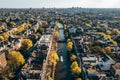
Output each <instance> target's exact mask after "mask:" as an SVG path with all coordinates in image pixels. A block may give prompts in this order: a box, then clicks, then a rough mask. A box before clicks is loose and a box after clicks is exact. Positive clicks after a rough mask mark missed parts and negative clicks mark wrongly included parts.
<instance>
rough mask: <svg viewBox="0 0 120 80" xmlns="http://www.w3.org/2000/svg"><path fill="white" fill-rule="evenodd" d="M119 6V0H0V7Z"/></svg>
mask: <svg viewBox="0 0 120 80" xmlns="http://www.w3.org/2000/svg"><path fill="white" fill-rule="evenodd" d="M42 7H45V8H54V7H55V8H70V7H82V8H120V0H0V8H42Z"/></svg>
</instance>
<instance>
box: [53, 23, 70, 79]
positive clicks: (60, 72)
mask: <svg viewBox="0 0 120 80" xmlns="http://www.w3.org/2000/svg"><path fill="white" fill-rule="evenodd" d="M59 40H60V41H59V42H58V49H60V51H59V52H58V55H59V59H60V60H59V61H58V63H57V66H56V73H55V79H54V80H70V62H69V61H68V59H67V58H68V57H67V48H66V43H65V41H64V40H65V37H64V29H63V25H62V24H60V29H59ZM61 41H63V42H61Z"/></svg>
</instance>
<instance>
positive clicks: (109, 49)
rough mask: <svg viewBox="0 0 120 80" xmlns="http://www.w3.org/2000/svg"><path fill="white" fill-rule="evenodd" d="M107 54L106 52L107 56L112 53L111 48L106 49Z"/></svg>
mask: <svg viewBox="0 0 120 80" xmlns="http://www.w3.org/2000/svg"><path fill="white" fill-rule="evenodd" d="M105 52H106V53H107V54H110V53H111V48H110V46H107V47H105Z"/></svg>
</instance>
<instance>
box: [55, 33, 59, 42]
mask: <svg viewBox="0 0 120 80" xmlns="http://www.w3.org/2000/svg"><path fill="white" fill-rule="evenodd" d="M54 34H55V38H56V40H57V39H58V38H59V32H58V31H55V33H54Z"/></svg>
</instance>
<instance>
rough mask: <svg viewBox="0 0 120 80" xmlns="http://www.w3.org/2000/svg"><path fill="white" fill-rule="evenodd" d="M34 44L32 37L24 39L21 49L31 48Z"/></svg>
mask: <svg viewBox="0 0 120 80" xmlns="http://www.w3.org/2000/svg"><path fill="white" fill-rule="evenodd" d="M32 46H33V43H32V41H31V40H30V39H23V40H22V41H21V49H22V50H29V49H30V48H31V47H32Z"/></svg>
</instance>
